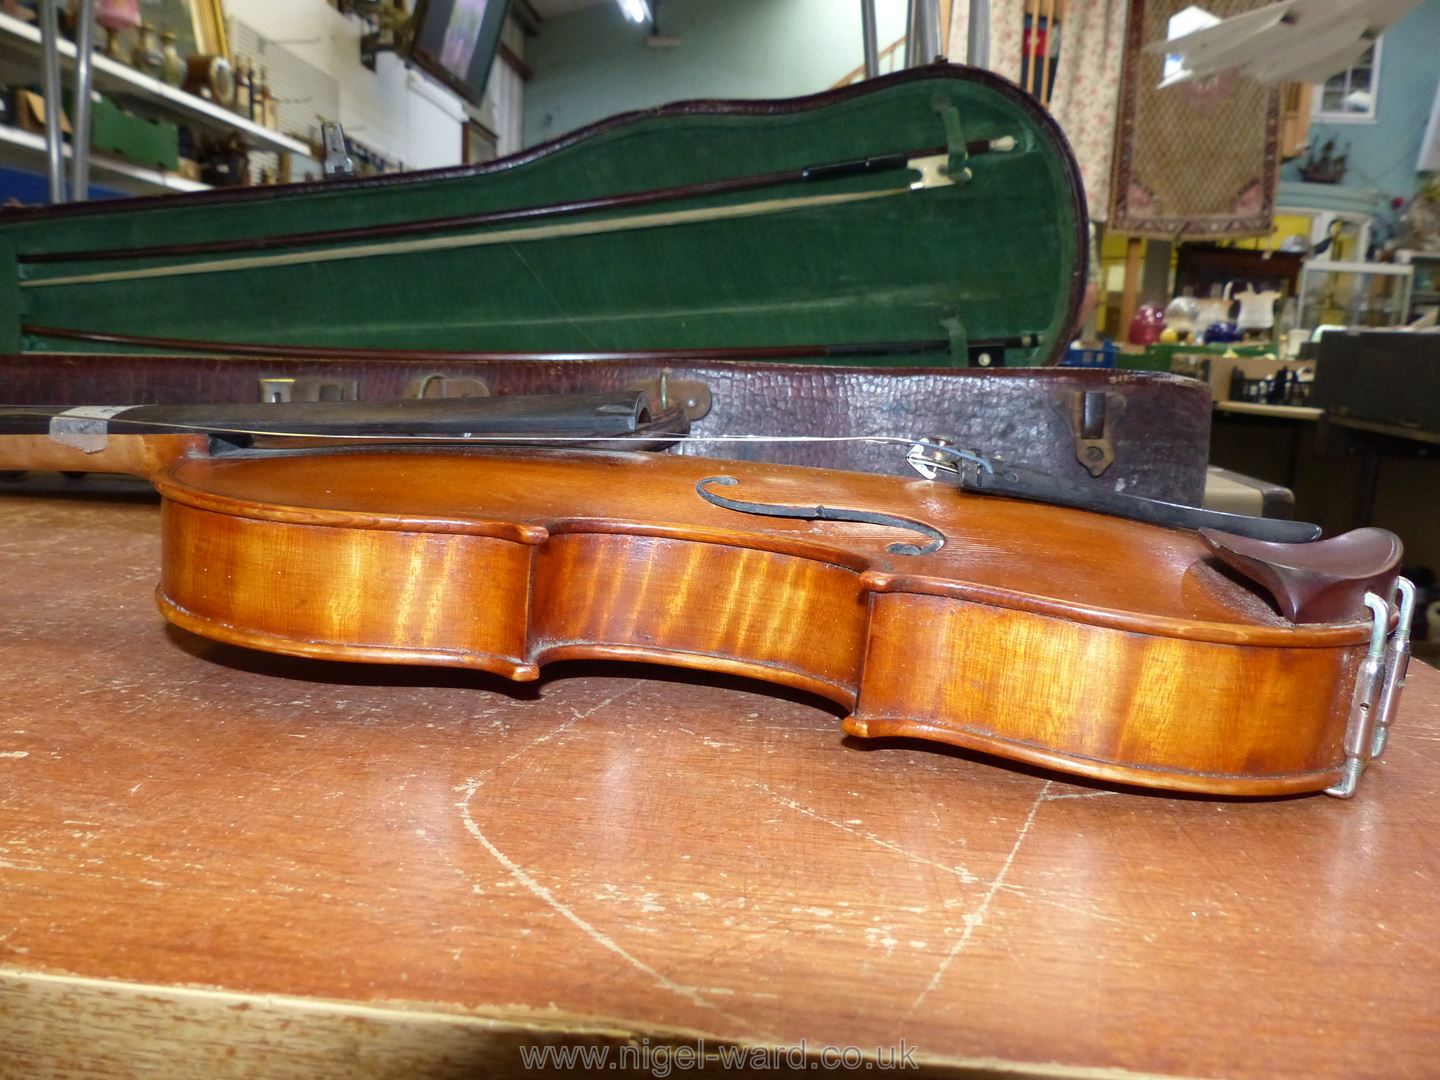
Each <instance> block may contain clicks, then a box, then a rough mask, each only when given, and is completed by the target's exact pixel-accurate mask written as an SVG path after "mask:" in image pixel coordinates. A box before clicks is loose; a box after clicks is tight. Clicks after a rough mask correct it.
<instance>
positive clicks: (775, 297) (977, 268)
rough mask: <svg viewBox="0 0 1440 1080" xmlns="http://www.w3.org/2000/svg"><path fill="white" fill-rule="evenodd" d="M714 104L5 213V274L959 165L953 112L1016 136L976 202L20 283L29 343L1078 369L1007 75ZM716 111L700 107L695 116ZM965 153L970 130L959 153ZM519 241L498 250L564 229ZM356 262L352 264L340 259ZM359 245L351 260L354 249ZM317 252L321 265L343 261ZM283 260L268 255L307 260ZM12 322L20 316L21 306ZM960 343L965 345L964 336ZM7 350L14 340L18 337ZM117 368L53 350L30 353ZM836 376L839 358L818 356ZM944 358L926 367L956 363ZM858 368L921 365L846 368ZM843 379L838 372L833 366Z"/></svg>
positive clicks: (796, 194) (48, 273)
mask: <svg viewBox="0 0 1440 1080" xmlns="http://www.w3.org/2000/svg"><path fill="white" fill-rule="evenodd" d="M769 104H770V103H760V102H748V103H734V105H735V106H736V108H737V110H738V111H733V112H724V111H710V110H715V109H717V108H718V106H716V105H714V104H710V103H704V104H702V105H701V106H699V107H698V108H697V107H695V106H691V107H690V108H689V109H687V108H686V107H685V106H675V107H669V108H668V109H665V110H656V111H653V112H650V113H641V114H634V115H633V116H632V117H629V118H622V120H621V121H619V122H611V123H608V124H602V125H598V126H597V128H596V129H592V131H591V132H590V133H588V134H585V135H584V137H582V138H578V139H574V140H567V141H564V142H562V143H559V144H552V145H551V146H550V147H544V148H540V149H539V150H537V151H533V152H530V153H529V154H526V155H524V156H523V157H521V158H519V159H511V160H510V161H509V162H502V163H498V165H495V166H491V167H488V168H486V169H485V170H483V171H480V172H479V173H475V174H471V175H449V176H444V177H436V178H424V177H421V178H418V179H414V180H411V181H408V182H402V183H391V184H363V183H362V184H353V185H337V186H336V187H334V188H333V189H328V190H327V189H323V188H322V189H321V190H318V191H316V190H314V188H313V187H312V188H311V189H310V190H308V191H303V192H296V193H290V192H288V191H285V190H284V189H282V190H280V191H274V192H267V193H264V196H265V197H259V196H260V193H257V197H254V198H248V199H241V200H229V201H227V200H207V199H205V198H203V197H202V198H195V199H186V198H172V199H163V200H153V201H151V202H146V203H139V204H136V203H129V204H126V205H124V206H121V207H117V208H115V210H114V211H112V212H108V213H94V212H89V213H72V214H65V213H63V212H62V213H58V214H49V213H41V214H34V213H30V214H25V213H21V214H12V215H0V265H3V266H4V267H5V268H6V272H8V273H9V274H11V275H12V278H11V281H10V282H9V283H7V285H6V289H7V291H8V292H11V293H12V294H13V292H14V291H15V284H16V283H15V280H14V277H15V275H18V276H19V278H20V283H21V284H22V286H23V284H24V282H27V281H39V280H44V279H50V278H58V277H67V276H72V275H82V274H93V273H109V272H112V271H117V270H119V271H123V270H126V269H132V268H137V267H145V266H156V265H168V264H173V263H177V262H178V263H187V264H188V263H206V262H214V261H217V260H223V259H232V258H241V257H247V258H248V257H249V256H233V255H203V254H202V255H190V256H184V257H179V256H176V257H161V258H149V259H143V260H142V259H129V260H121V261H113V260H111V261H98V262H81V261H77V262H58V263H44V264H30V265H26V264H23V263H16V262H15V261H14V256H13V254H11V253H10V252H7V251H6V248H7V247H10V246H13V250H14V251H18V252H20V253H22V254H28V253H47V252H65V251H71V252H78V251H86V250H92V249H112V248H129V247H139V246H155V245H164V244H181V243H194V242H203V241H211V240H229V239H234V238H235V237H238V236H280V235H288V234H293V233H305V232H314V231H320V230H330V229H346V228H355V227H363V226H373V225H377V224H382V223H392V222H407V221H417V220H424V219H430V218H440V217H449V216H453V215H461V214H476V213H484V212H487V211H493V210H502V209H511V208H515V207H525V206H540V205H548V204H554V203H563V202H566V201H570V200H576V199H583V198H592V197H595V196H597V195H607V194H617V193H624V192H634V191H646V190H653V189H660V188H670V187H680V186H684V185H688V184H693V183H697V182H700V181H704V180H714V179H717V178H724V177H736V176H746V175H750V174H759V173H770V172H777V171H782V170H790V169H796V168H800V167H804V166H809V165H817V164H826V163H830V162H838V161H849V160H854V159H858V158H863V157H867V156H876V155H884V154H892V153H895V152H897V151H904V150H911V149H919V148H927V147H937V146H945V145H946V144H947V137H946V136H947V132H946V125H945V123H944V120H943V118H942V115H941V112H940V111H937V105H940V106H943V105H945V104H951V105H953V106H954V108H955V110H956V113H957V115H958V119H959V125H960V128H961V130H962V131H963V135H964V138H965V139H967V140H971V141H974V140H982V139H995V138H999V137H1002V136H1007V135H1008V136H1013V137H1014V138H1015V139H1016V142H1017V146H1016V148H1015V149H1014V150H1013V151H1010V152H996V153H987V154H980V155H976V156H973V157H971V158H970V159H969V160H968V162H967V163H966V167H967V168H968V169H969V171H970V173H971V176H970V178H969V180H968V182H964V183H959V184H955V185H953V186H944V187H936V188H930V189H926V190H922V191H914V192H905V193H903V194H898V195H890V196H886V197H882V198H874V199H868V200H865V201H862V202H853V203H846V204H840V205H829V206H812V207H807V208H800V209H791V210H787V211H784V212H781V213H774V214H763V215H758V216H749V217H740V218H733V219H726V220H714V221H700V222H689V223H684V224H673V225H667V226H663V227H658V228H632V229H627V230H625V231H620V232H611V233H601V234H596V235H575V236H566V237H562V238H551V239H544V240H526V241H519V242H515V241H512V242H506V243H502V244H496V245H488V246H480V247H467V248H459V249H455V250H449V251H430V252H423V253H413V254H404V253H387V254H383V255H372V256H367V257H365V258H359V259H346V260H343V261H333V262H317V263H310V264H306V265H267V266H264V267H261V268H254V269H234V270H227V271H225V272H220V273H206V274H196V273H191V274H181V275H179V276H169V277H161V278H152V279H137V280H129V281H108V282H102V283H85V284H73V285H62V286H55V287H44V288H34V287H21V288H19V290H18V292H19V294H20V307H21V320H22V322H23V323H25V324H27V325H36V326H55V327H63V328H66V329H76V330H91V331H98V332H109V333H121V334H130V335H138V336H146V337H164V338H178V339H200V340H217V341H227V342H259V343H275V344H282V345H283V344H296V345H320V346H333V347H338V348H346V347H372V348H395V349H465V350H523V351H561V350H573V351H602V350H655V349H668V348H677V349H678V348H739V349H744V348H746V347H757V348H758V347H765V346H781V345H797V344H827V345H850V344H854V343H871V342H905V341H931V340H938V339H950V338H951V337H952V336H953V335H952V333H951V328H953V327H954V326H957V325H958V327H959V330H960V333H961V335H962V336H963V337H964V338H968V339H969V340H971V341H974V340H980V339H987V338H997V337H1007V336H1012V335H1016V334H1035V333H1039V334H1043V335H1044V342H1043V344H1042V347H1041V348H1040V349H1039V350H1036V351H1035V354H1034V355H1035V356H1036V357H1040V358H1043V357H1044V356H1046V355H1048V354H1050V353H1051V352H1052V351H1053V350H1055V349H1058V348H1060V347H1063V344H1064V341H1063V338H1064V334H1065V332H1066V331H1067V330H1068V328H1069V323H1070V320H1071V319H1072V318H1073V315H1074V308H1075V304H1076V301H1077V299H1078V295H1079V287H1080V283H1081V281H1082V279H1083V249H1082V248H1081V247H1080V245H1079V243H1078V242H1077V238H1078V237H1083V228H1082V226H1083V218H1084V207H1083V201H1082V198H1081V196H1080V195H1079V187H1078V182H1077V180H1076V176H1075V169H1074V163H1073V160H1072V159H1071V157H1070V154H1069V150H1068V147H1066V146H1065V144H1064V141H1063V139H1062V138H1061V137H1060V135H1059V132H1058V129H1056V128H1055V127H1054V125H1053V123H1051V122H1050V121H1049V118H1048V117H1047V116H1045V115H1044V114H1043V112H1041V111H1040V110H1039V108H1038V106H1035V105H1034V103H1033V101H1031V100H1030V99H1028V98H1025V97H1024V96H1023V95H1022V94H1021V92H1020V91H1018V90H1016V89H1015V88H1013V87H1011V86H1010V85H1009V84H1005V83H1002V82H1001V81H1000V80H998V79H995V78H994V77H993V76H988V75H985V74H984V73H976V72H971V71H969V70H968V69H963V68H954V67H936V68H928V69H923V70H922V71H919V72H910V73H905V74H904V75H901V76H896V77H891V78H886V79H881V80H875V81H873V82H871V83H869V84H862V86H861V87H859V88H856V89H853V90H847V91H842V92H839V93H837V94H834V95H822V96H820V97H819V98H816V99H807V100H806V101H803V102H800V103H797V104H794V105H792V104H789V103H779V104H778V105H776V106H774V108H775V109H777V110H778V111H769V112H767V111H764V110H765V109H766V107H767V106H769ZM690 110H695V111H690ZM952 136H953V132H952ZM914 175H915V174H914V173H912V172H910V171H907V170H899V171H891V172H885V173H877V174H872V175H862V176H854V177H849V178H845V179H838V180H823V181H816V182H811V183H794V184H787V185H781V186H777V187H766V188H762V189H759V190H755V191H749V192H744V193H732V194H729V195H724V196H710V197H705V198H690V199H681V200H672V201H666V202H663V203H659V204H653V205H649V206H644V207H637V208H631V209H627V210H612V211H606V212H600V213H591V214H586V215H584V216H583V217H578V218H577V217H567V218H563V219H561V220H563V221H564V222H565V223H567V224H573V223H578V222H588V221H600V220H605V219H610V218H617V217H618V218H625V217H630V216H634V215H647V214H652V213H666V212H670V211H676V210H690V209H697V208H709V207H717V206H722V205H727V204H748V203H756V202H761V201H768V200H772V199H792V198H806V197H810V196H816V195H822V194H823V195H829V194H832V193H841V192H855V191H877V190H878V191H884V190H890V189H894V188H897V187H904V186H906V185H907V184H908V182H909V181H910V180H911V179H913V178H914ZM549 224H552V222H549V221H546V222H536V223H534V224H533V225H528V226H526V225H519V224H515V223H512V224H508V225H497V226H490V227H487V228H484V229H478V230H473V229H472V230H464V231H467V232H476V233H486V232H495V231H501V230H504V231H510V230H514V229H517V228H527V227H537V226H541V225H549ZM336 246H337V245H333V244H332V245H328V247H329V248H331V249H333V248H334V247H336ZM339 246H344V245H339ZM321 249H322V248H319V247H317V248H312V249H309V250H321ZM290 254H292V252H290V251H275V252H259V253H256V255H257V256H258V257H261V258H265V257H267V256H270V255H290ZM0 317H5V318H6V319H7V320H8V319H9V318H10V317H12V313H11V312H10V311H9V310H5V309H4V308H0ZM947 321H948V323H949V325H950V327H951V328H947ZM6 331H7V334H8V336H9V337H11V338H12V340H13V339H14V338H15V336H16V332H15V329H14V328H13V327H12V326H10V325H9V324H8V321H7V326H6ZM87 347H88V348H94V349H96V350H100V349H104V350H106V351H115V348H114V346H101V345H94V346H86V345H83V344H81V345H77V344H76V343H73V342H68V341H63V342H62V341H58V340H46V339H37V338H34V337H29V338H27V339H26V340H25V341H24V348H25V349H27V350H44V351H78V350H82V349H85V348H87ZM816 359H817V360H824V359H825V358H824V357H822V356H817V357H816ZM951 359H952V358H951V357H949V356H948V354H944V353H942V354H938V355H936V356H934V358H933V359H931V358H928V357H927V358H926V361H925V362H930V363H936V364H941V363H946V362H950V360H951ZM847 361H851V362H854V363H857V364H859V363H886V362H892V363H907V364H914V363H915V362H916V358H915V357H913V356H911V357H903V358H898V359H896V358H887V357H883V356H872V357H866V356H862V355H857V356H854V357H847ZM831 362H833V361H831Z"/></svg>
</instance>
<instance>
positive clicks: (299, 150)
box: [0, 14, 310, 191]
mask: <svg viewBox="0 0 1440 1080" xmlns="http://www.w3.org/2000/svg"><path fill="white" fill-rule="evenodd" d="M59 47H60V64H61V67H62V68H63V69H64V70H66V71H70V70H73V68H74V65H75V45H74V43H73V42H71V41H66V40H64V39H62V40H61V41H60V43H59ZM0 55H10V56H20V57H24V58H26V59H29V58H32V57H33V58H34V59H35V61H36V65H37V70H38V63H39V57H40V28H39V27H37V26H32V25H31V24H29V23H26V22H22V21H21V20H20V19H17V18H15V17H14V16H12V15H5V14H0ZM93 71H94V78H95V84H94V85H95V89H96V90H99V91H101V92H103V93H109V94H114V95H119V96H130V97H138V98H143V99H145V100H147V101H150V102H153V103H155V104H157V105H159V106H161V107H163V108H164V110H165V111H166V112H167V113H169V114H170V115H172V116H174V117H175V118H177V119H179V120H181V121H183V122H185V123H187V124H191V125H193V126H195V127H199V128H202V129H204V130H206V131H211V132H228V131H236V132H240V133H242V134H243V135H244V136H245V139H246V142H247V143H248V144H249V145H250V147H251V149H254V150H262V151H270V152H274V153H284V154H305V155H308V154H309V153H310V147H309V146H308V145H307V144H306V143H303V142H301V141H300V140H299V139H292V138H291V137H290V136H288V135H282V134H281V133H280V132H278V131H271V130H270V129H269V128H267V127H264V126H262V125H260V124H257V123H255V122H254V121H252V120H247V119H245V118H244V117H242V116H240V115H239V114H238V113H233V112H231V111H230V110H229V109H226V108H224V107H223V106H220V105H216V104H215V103H214V102H213V101H207V100H206V99H205V98H202V97H196V96H195V95H194V94H187V93H185V91H183V90H178V89H176V88H175V87H173V86H170V85H169V84H167V83H163V82H161V81H160V80H159V79H152V78H151V77H150V76H149V75H145V74H143V73H142V72H139V71H136V70H135V69H134V68H131V67H127V66H126V65H124V64H121V63H119V62H117V61H115V60H112V59H111V58H110V57H108V56H106V55H104V54H103V53H102V52H100V51H99V50H97V51H96V52H95V56H94V65H93ZM19 134H22V135H23V134H26V133H25V132H20V133H19ZM111 160H113V159H111ZM139 171H141V172H144V171H146V170H139ZM177 179H178V178H177ZM179 182H181V183H186V181H179ZM169 190H172V191H174V190H192V189H190V188H185V189H180V188H175V187H171V188H170V189H169Z"/></svg>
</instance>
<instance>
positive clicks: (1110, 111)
mask: <svg viewBox="0 0 1440 1080" xmlns="http://www.w3.org/2000/svg"><path fill="white" fill-rule="evenodd" d="M1128 8H1129V3H1128V0H1076V2H1073V3H1070V4H1067V5H1065V21H1064V23H1063V24H1062V25H1061V28H1060V30H1061V45H1060V61H1059V64H1058V66H1057V67H1056V70H1055V88H1054V89H1053V90H1052V91H1051V94H1050V112H1051V114H1052V115H1053V116H1054V117H1055V121H1056V122H1057V123H1058V124H1059V125H1060V127H1061V129H1062V130H1063V131H1064V132H1065V137H1066V138H1067V139H1068V140H1069V141H1070V148H1071V149H1072V150H1074V151H1075V158H1076V160H1077V161H1079V163H1080V175H1081V177H1082V178H1083V180H1084V181H1085V198H1086V200H1087V201H1088V202H1089V204H1090V217H1091V218H1092V219H1093V220H1095V221H1104V220H1105V215H1106V212H1107V210H1108V208H1109V206H1110V168H1111V160H1112V157H1113V155H1114V150H1115V118H1116V115H1117V112H1118V108H1119V102H1120V69H1121V64H1122V61H1123V59H1124V56H1125V16H1126V11H1127V10H1128ZM1016 25H1018V21H1017V23H1016ZM1014 55H1015V56H1016V57H1017V59H1018V57H1019V55H1020V49H1019V45H1018V42H1017V44H1016V46H1015V50H1014Z"/></svg>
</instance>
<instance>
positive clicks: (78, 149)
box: [70, 0, 95, 202]
mask: <svg viewBox="0 0 1440 1080" xmlns="http://www.w3.org/2000/svg"><path fill="white" fill-rule="evenodd" d="M75 17H76V19H77V20H79V21H78V22H77V23H76V25H75V117H74V120H75V123H74V128H75V133H74V135H73V136H72V137H71V139H70V154H71V157H72V158H73V160H72V161H71V166H72V167H73V169H74V172H73V173H72V174H71V179H70V199H71V201H73V202H84V201H85V200H86V199H88V198H90V84H91V82H92V81H93V77H94V64H93V63H92V60H93V58H94V54H95V0H80V3H79V4H78V5H77V6H76V12H75Z"/></svg>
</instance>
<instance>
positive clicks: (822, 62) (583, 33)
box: [525, 0, 905, 146]
mask: <svg viewBox="0 0 1440 1080" xmlns="http://www.w3.org/2000/svg"><path fill="white" fill-rule="evenodd" d="M875 7H876V22H877V24H878V27H877V34H876V37H877V39H878V41H879V46H880V48H882V49H883V48H884V47H885V46H886V45H888V44H890V43H891V42H892V41H895V40H896V39H897V38H899V37H901V36H903V35H904V33H905V0H876V4H875ZM659 27H660V32H661V33H662V34H664V35H666V36H678V37H679V38H680V39H681V43H680V44H679V45H678V46H677V47H675V48H668V49H667V48H650V47H647V46H646V45H645V43H644V41H645V38H646V36H647V35H648V34H649V32H650V31H649V27H648V26H647V27H641V26H637V25H635V24H634V23H630V22H626V21H625V19H624V17H623V16H622V15H621V14H620V9H619V6H618V5H617V4H615V3H614V2H613V0H607V2H605V3H602V4H599V5H598V6H595V7H591V8H586V9H584V10H581V11H577V12H574V13H572V14H569V15H562V16H560V17H558V18H555V19H550V20H547V21H546V22H544V23H543V24H542V25H541V27H540V32H539V33H538V34H537V35H536V36H535V37H534V38H532V39H531V40H530V42H529V51H528V52H527V53H526V62H527V63H529V65H530V67H531V68H532V69H533V70H534V73H535V75H534V78H533V79H531V81H530V82H528V83H526V84H525V145H526V146H533V145H535V144H536V143H540V142H544V141H546V140H547V139H553V138H555V137H557V136H559V135H563V134H565V133H566V132H567V131H573V130H574V129H575V128H578V127H582V126H584V125H585V124H589V123H592V122H594V121H596V120H600V119H603V118H604V117H607V116H613V115H614V114H616V113H620V112H626V111H628V110H630V109H639V108H648V107H650V106H653V105H662V104H664V103H666V102H669V101H679V100H683V99H686V98H705V97H739V98H746V97H749V98H757V97H758V98H770V97H793V96H795V95H798V94H811V93H816V92H818V91H820V90H825V89H827V88H829V87H830V86H832V85H833V84H834V83H835V82H836V81H837V80H838V79H840V78H842V77H843V76H844V75H845V74H846V73H847V72H849V71H851V70H852V69H854V68H856V67H859V66H860V64H861V63H862V61H863V60H864V54H863V46H862V44H861V34H860V4H859V2H858V0H663V2H662V3H660V5H659Z"/></svg>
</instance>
